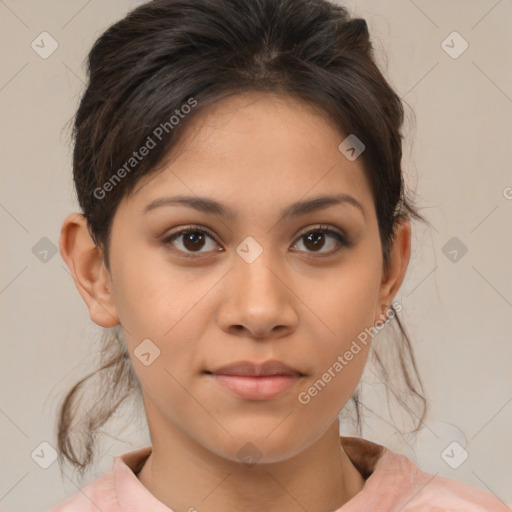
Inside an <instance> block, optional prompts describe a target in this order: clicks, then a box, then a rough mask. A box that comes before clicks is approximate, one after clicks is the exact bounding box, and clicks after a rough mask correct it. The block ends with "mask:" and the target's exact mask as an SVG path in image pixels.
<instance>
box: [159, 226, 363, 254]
mask: <svg viewBox="0 0 512 512" xmlns="http://www.w3.org/2000/svg"><path fill="white" fill-rule="evenodd" d="M190 233H204V234H206V235H208V236H209V237H210V238H212V239H213V240H214V241H215V242H216V243H217V241H216V240H215V236H214V235H213V233H212V232H211V231H210V230H209V229H208V228H205V227H204V226H197V225H190V226H187V227H186V228H184V229H181V230H180V231H177V232H175V233H172V234H171V235H170V236H168V237H166V238H165V239H164V240H163V241H162V243H163V244H164V245H165V246H168V245H170V244H171V242H172V241H173V240H174V239H176V238H179V237H180V236H182V235H188V234H190ZM313 233H324V234H328V235H332V236H334V237H335V238H336V239H337V241H338V246H337V248H336V249H334V250H332V251H329V252H327V253H317V254H319V255H320V257H322V256H332V255H334V254H337V253H339V252H340V251H342V250H343V249H348V248H349V247H351V246H352V245H353V243H352V242H351V241H350V240H349V238H348V237H347V236H346V235H345V234H344V233H339V232H338V231H334V230H333V229H330V228H329V226H325V225H320V226H318V227H315V228H309V229H307V230H305V231H303V232H302V233H300V234H299V236H298V238H297V240H299V239H301V238H302V237H304V236H305V235H309V234H313ZM176 250H177V251H178V252H181V253H182V255H183V256H184V257H186V258H198V257H200V256H201V254H204V253H201V252H197V253H193V252H192V253H190V252H188V253H187V252H183V251H181V250H180V249H176ZM208 252H209V251H208ZM297 252H303V251H297ZM307 252H308V253H309V254H315V252H314V251H307Z"/></svg>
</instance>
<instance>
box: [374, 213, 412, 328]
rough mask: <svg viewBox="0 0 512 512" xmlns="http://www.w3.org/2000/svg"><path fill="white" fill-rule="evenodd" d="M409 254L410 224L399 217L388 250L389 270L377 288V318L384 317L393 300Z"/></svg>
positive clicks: (400, 282) (407, 263)
mask: <svg viewBox="0 0 512 512" xmlns="http://www.w3.org/2000/svg"><path fill="white" fill-rule="evenodd" d="M410 256H411V224H410V222H409V220H408V219H400V220H398V221H397V225H396V227H395V235H394V237H393V245H392V248H391V251H390V261H389V270H388V273H387V275H384V276H383V278H382V282H381V285H380V290H379V300H378V304H380V311H379V317H376V318H375V319H374V322H376V321H377V320H378V319H379V318H382V317H383V316H384V318H386V311H387V310H388V308H389V305H390V304H391V302H392V301H393V297H394V296H395V295H396V293H397V292H398V290H399V289H400V286H401V285H402V282H403V280H404V277H405V272H406V271H407V266H408V265H409V259H410Z"/></svg>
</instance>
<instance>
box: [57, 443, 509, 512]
mask: <svg viewBox="0 0 512 512" xmlns="http://www.w3.org/2000/svg"><path fill="white" fill-rule="evenodd" d="M340 441H341V444H342V445H343V447H344V449H345V451H346V453H347V455H348V456H349V457H350V460H351V461H352V463H353V464H354V466H356V468H357V469H358V470H359V472H360V473H361V475H362V476H363V478H364V479H365V485H364V487H363V489H362V490H361V491H360V492H359V493H357V494H356V495H355V496H354V497H353V498H352V499H351V500H349V501H348V502H347V503H345V504H344V505H343V506H342V507H341V508H339V509H337V510H336V511H333V512H360V511H365V512H366V511H372V512H399V511H400V512H427V511H428V512H440V511H450V512H455V511H460V512H462V511H464V512H489V511H492V512H511V510H512V509H510V508H509V507H507V506H506V505H505V504H504V503H503V502H502V501H501V500H500V499H498V498H496V497H495V496H494V495H492V494H490V493H487V492H485V491H482V490H480V489H477V488H475V487H471V486H469V485H468V484H465V483H462V482H459V481H457V480H453V479H450V478H445V477H441V476H435V475H433V474H430V473H426V472H424V471H421V470H420V469H419V468H418V467H417V466H416V464H414V463H413V462H412V461H411V460H410V459H409V458H407V457H406V456H405V455H402V454H399V453H395V452H393V451H391V450H389V449H387V448H385V447H384V446H381V445H379V444H376V443H372V442H371V441H367V440H365V439H361V438H357V437H345V436H342V437H341V438H340ZM151 449H152V448H151V446H148V447H145V448H141V449H139V450H135V451H131V452H128V453H125V454H124V455H121V456H119V457H116V459H115V460H114V468H113V469H112V471H110V472H108V473H106V474H105V475H103V476H101V477H100V478H98V479H96V480H94V481H93V482H91V483H90V484H89V485H87V486H86V487H84V488H83V489H82V490H81V491H78V492H77V493H76V494H74V495H72V496H71V497H70V498H68V499H67V500H66V501H64V502H63V503H61V504H60V505H58V506H57V507H55V508H53V509H51V511H50V512H98V510H99V511H101V512H172V510H171V509H170V508H169V507H167V506H166V505H164V504H163V503H162V502H161V501H159V500H157V499H156V498H155V497H154V496H153V495H152V494H151V493H150V492H149V491H148V490H147V489H146V488H145V487H144V486H143V485H142V484H141V483H140V481H139V480H138V478H137V476H136V473H138V472H139V471H140V469H141V468H142V466H143V465H144V462H145V461H146V459H147V458H148V456H149V454H150V453H151Z"/></svg>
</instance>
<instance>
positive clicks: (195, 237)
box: [183, 231, 204, 250]
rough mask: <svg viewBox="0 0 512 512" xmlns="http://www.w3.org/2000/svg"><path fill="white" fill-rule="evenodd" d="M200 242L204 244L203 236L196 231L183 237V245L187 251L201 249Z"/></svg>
mask: <svg viewBox="0 0 512 512" xmlns="http://www.w3.org/2000/svg"><path fill="white" fill-rule="evenodd" d="M198 242H199V243H198ZM201 242H203V243H204V236H203V234H202V233H199V232H198V231H193V232H191V233H187V234H186V235H185V239H184V241H183V245H184V246H185V247H186V248H187V249H189V250H194V249H201V247H202V244H201ZM189 243H190V246H189Z"/></svg>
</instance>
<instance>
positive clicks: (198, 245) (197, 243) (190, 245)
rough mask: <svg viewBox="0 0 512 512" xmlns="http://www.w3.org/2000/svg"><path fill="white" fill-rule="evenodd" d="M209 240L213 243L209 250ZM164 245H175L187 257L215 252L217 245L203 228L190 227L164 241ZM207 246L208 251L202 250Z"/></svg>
mask: <svg viewBox="0 0 512 512" xmlns="http://www.w3.org/2000/svg"><path fill="white" fill-rule="evenodd" d="M208 239H209V240H212V241H213V244H210V248H208V247H207V246H208V243H207V242H208ZM176 242H178V243H176ZM163 244H164V245H173V246H174V247H176V249H177V250H178V251H180V252H183V253H184V254H185V255H186V256H188V255H190V254H193V253H197V254H201V253H205V252H209V251H211V250H214V249H215V247H216V246H217V243H216V242H215V240H214V239H213V237H212V236H211V235H210V234H209V233H208V232H207V231H205V230H204V229H203V228H201V229H199V228H195V227H188V228H186V229H182V230H181V231H178V232H176V233H174V234H172V235H170V236H168V237H167V238H165V240H163ZM205 246H206V250H202V249H203V248H204V247H205Z"/></svg>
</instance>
